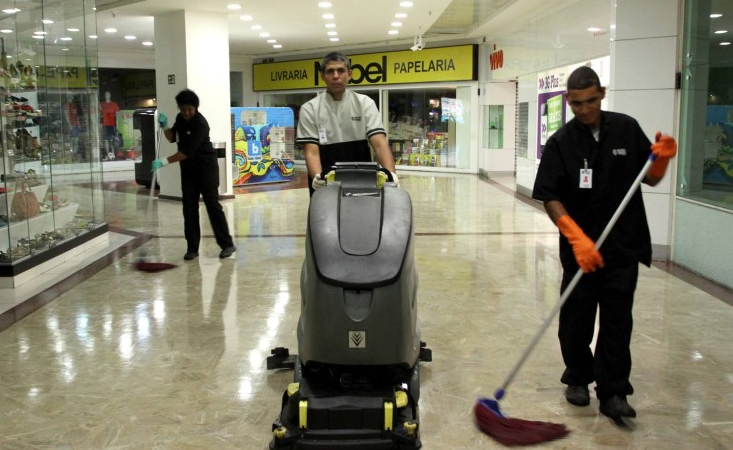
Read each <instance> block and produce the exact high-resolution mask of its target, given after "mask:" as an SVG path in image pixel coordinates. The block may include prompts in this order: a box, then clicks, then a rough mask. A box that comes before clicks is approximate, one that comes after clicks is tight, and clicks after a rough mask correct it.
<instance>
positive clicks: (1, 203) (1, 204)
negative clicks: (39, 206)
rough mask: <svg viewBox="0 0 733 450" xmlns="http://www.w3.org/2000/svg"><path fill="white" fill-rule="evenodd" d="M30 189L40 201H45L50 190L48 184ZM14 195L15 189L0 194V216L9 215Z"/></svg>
mask: <svg viewBox="0 0 733 450" xmlns="http://www.w3.org/2000/svg"><path fill="white" fill-rule="evenodd" d="M30 189H31V191H33V193H34V194H36V198H37V199H38V201H39V202H40V201H43V199H44V198H45V197H46V191H47V190H48V185H47V184H41V185H38V186H33V187H31V188H30ZM13 197H15V190H12V191H8V192H7V193H4V194H0V216H7V215H9V214H8V209H9V208H11V207H12V205H13ZM0 248H1V247H0Z"/></svg>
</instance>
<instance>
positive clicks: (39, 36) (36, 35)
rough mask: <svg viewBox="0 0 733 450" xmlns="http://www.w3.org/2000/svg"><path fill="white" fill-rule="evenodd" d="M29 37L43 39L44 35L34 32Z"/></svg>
mask: <svg viewBox="0 0 733 450" xmlns="http://www.w3.org/2000/svg"><path fill="white" fill-rule="evenodd" d="M31 37H32V38H33V39H43V38H44V37H45V36H43V35H42V34H34V35H33V36H31Z"/></svg>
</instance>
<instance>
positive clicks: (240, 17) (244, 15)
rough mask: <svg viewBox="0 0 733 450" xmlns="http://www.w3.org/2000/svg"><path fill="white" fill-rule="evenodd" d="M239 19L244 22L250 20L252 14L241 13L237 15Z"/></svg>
mask: <svg viewBox="0 0 733 450" xmlns="http://www.w3.org/2000/svg"><path fill="white" fill-rule="evenodd" d="M239 20H243V21H245V22H250V21H251V20H252V16H250V15H249V14H243V15H241V16H239Z"/></svg>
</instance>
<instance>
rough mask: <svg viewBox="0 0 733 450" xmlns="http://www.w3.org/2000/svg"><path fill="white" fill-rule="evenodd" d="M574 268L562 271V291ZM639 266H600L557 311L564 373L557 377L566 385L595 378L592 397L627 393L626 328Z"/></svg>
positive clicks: (628, 355)
mask: <svg viewBox="0 0 733 450" xmlns="http://www.w3.org/2000/svg"><path fill="white" fill-rule="evenodd" d="M574 275H575V271H569V270H566V271H565V272H564V273H563V280H562V287H561V289H562V290H563V291H564V290H565V288H566V286H567V285H568V284H569V283H570V280H571V279H572V278H573V276H574ZM638 276H639V264H638V263H635V264H631V265H627V266H622V267H613V268H604V269H600V270H598V271H596V272H593V273H589V274H584V275H583V277H582V278H581V279H580V282H579V283H578V285H577V286H576V287H575V289H574V291H573V293H572V294H571V295H570V297H569V298H568V300H567V301H566V302H565V304H564V305H563V307H562V308H561V309H560V328H559V332H558V337H559V338H560V348H561V350H562V357H563V361H564V362H565V372H564V373H563V375H562V378H561V381H562V382H563V383H565V384H568V385H580V384H582V385H586V384H591V383H592V382H593V381H595V382H596V396H597V397H598V398H599V399H600V400H603V399H605V398H608V397H610V396H612V395H621V396H624V395H631V394H633V393H634V388H633V386H632V385H631V383H630V382H629V376H630V374H631V350H630V348H629V346H630V344H631V330H632V328H633V317H632V307H633V304H634V291H635V290H636V281H637V278H638ZM596 311H599V327H598V338H597V340H596V348H595V352H591V348H590V344H591V341H592V340H593V333H594V328H595V327H594V326H595V319H596Z"/></svg>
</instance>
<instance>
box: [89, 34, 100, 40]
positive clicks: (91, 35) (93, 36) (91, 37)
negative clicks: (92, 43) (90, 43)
mask: <svg viewBox="0 0 733 450" xmlns="http://www.w3.org/2000/svg"><path fill="white" fill-rule="evenodd" d="M97 37H98V36H97V35H96V34H90V35H89V39H97Z"/></svg>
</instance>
